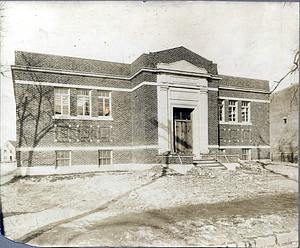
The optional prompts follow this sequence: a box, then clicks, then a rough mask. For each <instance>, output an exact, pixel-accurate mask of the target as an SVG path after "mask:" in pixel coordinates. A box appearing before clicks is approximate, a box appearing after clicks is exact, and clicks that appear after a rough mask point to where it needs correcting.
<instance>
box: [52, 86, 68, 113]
mask: <svg viewBox="0 0 300 248" xmlns="http://www.w3.org/2000/svg"><path fill="white" fill-rule="evenodd" d="M54 94H55V100H54V111H55V114H56V115H69V114H70V93H69V89H65V88H55V89H54Z"/></svg>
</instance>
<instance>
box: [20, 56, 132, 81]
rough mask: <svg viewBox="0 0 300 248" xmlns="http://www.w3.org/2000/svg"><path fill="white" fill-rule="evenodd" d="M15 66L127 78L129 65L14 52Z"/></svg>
mask: <svg viewBox="0 0 300 248" xmlns="http://www.w3.org/2000/svg"><path fill="white" fill-rule="evenodd" d="M15 65H23V66H31V67H42V68H51V69H61V70H71V71H80V72H91V73H104V74H113V75H121V76H128V75H130V64H125V63H118V62H109V61H103V60H94V59H83V58H75V57H68V56H60V55H52V54H42V53H31V52H24V51H15Z"/></svg>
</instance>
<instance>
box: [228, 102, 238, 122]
mask: <svg viewBox="0 0 300 248" xmlns="http://www.w3.org/2000/svg"><path fill="white" fill-rule="evenodd" d="M229 121H232V122H236V121H237V101H233V100H229Z"/></svg>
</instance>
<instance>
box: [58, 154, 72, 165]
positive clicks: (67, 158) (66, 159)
mask: <svg viewBox="0 0 300 248" xmlns="http://www.w3.org/2000/svg"><path fill="white" fill-rule="evenodd" d="M55 153H56V167H58V166H69V165H70V164H71V155H70V153H71V152H70V151H56V152H55Z"/></svg>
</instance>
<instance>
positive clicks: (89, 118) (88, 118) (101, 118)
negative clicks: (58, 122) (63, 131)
mask: <svg viewBox="0 0 300 248" xmlns="http://www.w3.org/2000/svg"><path fill="white" fill-rule="evenodd" d="M52 119H67V120H98V121H100V120H103V121H113V120H114V119H113V118H112V117H110V116H109V117H106V116H98V117H92V116H68V115H54V116H52Z"/></svg>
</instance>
